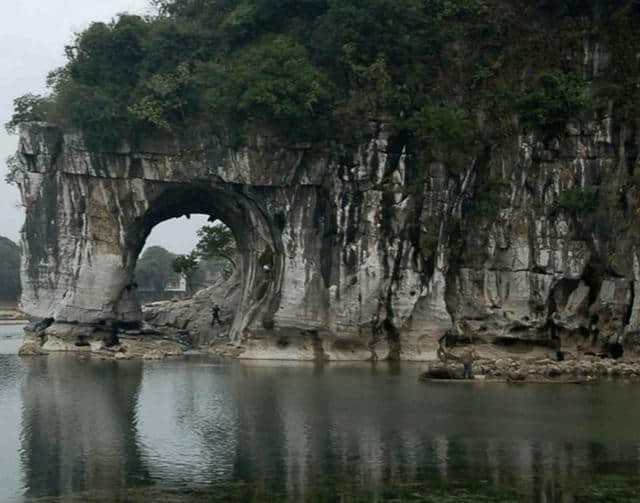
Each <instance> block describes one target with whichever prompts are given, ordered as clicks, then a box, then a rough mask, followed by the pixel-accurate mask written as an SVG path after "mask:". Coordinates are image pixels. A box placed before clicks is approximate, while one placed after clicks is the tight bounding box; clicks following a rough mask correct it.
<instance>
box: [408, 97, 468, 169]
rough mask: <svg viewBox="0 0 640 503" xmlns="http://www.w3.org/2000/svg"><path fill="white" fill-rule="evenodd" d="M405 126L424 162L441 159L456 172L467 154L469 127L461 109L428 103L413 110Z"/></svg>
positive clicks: (448, 105) (464, 113) (465, 115)
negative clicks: (415, 140) (417, 109)
mask: <svg viewBox="0 0 640 503" xmlns="http://www.w3.org/2000/svg"><path fill="white" fill-rule="evenodd" d="M407 128H408V130H409V131H411V133H412V134H413V136H414V137H415V138H416V139H417V140H418V142H419V144H420V145H421V146H422V147H423V151H422V152H423V158H424V159H425V160H426V161H443V162H446V163H448V164H449V167H450V168H452V169H453V170H454V171H459V170H460V168H461V165H462V163H463V162H464V160H465V158H466V155H467V154H468V153H469V151H470V149H471V147H472V142H471V141H470V139H473V127H472V126H471V124H470V121H469V119H468V118H467V114H466V112H465V111H464V110H461V109H459V108H458V107H456V106H454V105H450V104H442V105H428V106H425V107H423V108H421V109H420V110H419V111H418V112H416V113H415V114H414V115H413V116H412V117H411V118H410V119H409V120H408V121H407Z"/></svg>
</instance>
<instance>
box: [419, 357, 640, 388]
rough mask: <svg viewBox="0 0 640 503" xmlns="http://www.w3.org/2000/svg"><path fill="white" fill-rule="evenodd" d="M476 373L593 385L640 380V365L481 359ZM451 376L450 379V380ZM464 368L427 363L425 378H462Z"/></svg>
mask: <svg viewBox="0 0 640 503" xmlns="http://www.w3.org/2000/svg"><path fill="white" fill-rule="evenodd" d="M473 373H474V376H475V378H476V380H477V381H482V380H486V381H489V382H491V381H494V382H496V381H497V382H503V381H504V382H550V383H552V382H558V383H562V382H580V383H586V382H593V381H597V380H598V379H601V378H625V379H632V380H640V362H638V361H634V360H633V359H631V358H621V359H618V360H616V359H613V358H601V357H598V356H584V357H582V358H580V359H573V360H566V361H555V360H552V359H549V358H537V359H533V358H529V359H517V358H498V359H481V360H478V361H476V362H475V363H474V365H473ZM447 374H448V375H449V376H450V377H447ZM462 375H463V367H462V365H460V364H450V365H448V366H447V367H445V366H444V365H442V363H440V362H439V361H433V362H428V363H427V369H426V370H425V372H424V374H423V376H422V377H423V378H424V379H442V380H446V379H448V378H449V379H453V380H457V379H461V378H462Z"/></svg>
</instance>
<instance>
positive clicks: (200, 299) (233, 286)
mask: <svg viewBox="0 0 640 503" xmlns="http://www.w3.org/2000/svg"><path fill="white" fill-rule="evenodd" d="M241 291H242V284H241V282H240V278H239V276H238V275H237V274H234V275H232V276H231V277H230V278H229V279H227V280H225V279H222V278H220V279H219V280H218V281H216V282H215V284H213V285H212V286H210V287H208V288H205V289H203V290H200V291H199V292H197V293H196V294H195V295H194V296H193V297H192V298H190V299H186V300H166V301H159V302H152V303H150V304H146V305H144V306H143V309H142V312H143V317H144V321H145V322H146V323H148V324H149V325H151V326H153V327H155V328H157V329H158V330H162V331H164V332H167V333H171V334H176V335H183V336H185V337H186V338H187V339H188V340H189V343H190V345H191V346H193V347H197V348H206V347H209V346H211V345H220V344H224V343H229V342H232V341H231V338H230V330H231V325H232V323H233V320H234V318H235V314H236V313H235V308H236V306H237V305H238V301H239V298H238V297H239V294H240V292H241ZM215 304H218V306H219V307H220V310H221V314H220V323H218V322H215V323H213V324H212V314H211V307H212V306H213V305H215Z"/></svg>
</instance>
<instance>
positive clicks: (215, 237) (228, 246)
mask: <svg viewBox="0 0 640 503" xmlns="http://www.w3.org/2000/svg"><path fill="white" fill-rule="evenodd" d="M198 237H199V238H200V239H199V241H198V243H197V244H196V248H195V250H194V253H195V254H196V255H197V256H198V257H199V258H200V259H201V260H207V259H211V258H222V259H224V260H226V261H228V262H229V263H230V264H231V266H232V267H233V268H234V269H235V267H236V262H235V255H236V241H235V238H234V237H233V234H232V233H231V231H230V230H229V228H228V227H227V226H226V225H223V224H221V223H217V224H214V225H205V226H204V227H202V228H200V229H199V230H198Z"/></svg>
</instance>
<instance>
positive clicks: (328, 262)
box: [17, 58, 640, 360]
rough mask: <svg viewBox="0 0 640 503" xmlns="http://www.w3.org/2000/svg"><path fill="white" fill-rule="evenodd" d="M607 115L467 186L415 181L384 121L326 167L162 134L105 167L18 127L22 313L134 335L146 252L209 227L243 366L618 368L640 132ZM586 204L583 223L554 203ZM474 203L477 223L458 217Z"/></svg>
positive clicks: (627, 310)
mask: <svg viewBox="0 0 640 503" xmlns="http://www.w3.org/2000/svg"><path fill="white" fill-rule="evenodd" d="M587 60H588V58H587ZM609 117H610V114H606V115H604V116H602V117H595V116H594V117H593V118H592V119H590V120H585V121H583V122H582V123H578V122H574V123H570V124H568V125H567V126H566V128H564V130H562V131H559V132H556V133H554V134H544V135H543V134H533V133H530V134H524V133H522V134H520V135H515V136H513V137H511V138H509V139H507V140H505V141H504V142H502V143H501V144H499V145H495V146H494V148H493V149H492V150H491V151H490V152H487V153H486V156H487V158H488V159H489V160H490V162H488V163H487V162H484V164H483V165H484V166H485V167H484V168H482V169H484V171H482V169H481V163H480V162H479V161H477V162H473V163H471V164H470V165H469V166H468V169H467V170H466V171H465V172H463V173H457V174H451V173H448V172H447V171H446V169H445V168H444V167H443V166H442V165H440V164H437V163H435V164H431V165H428V166H419V165H418V163H417V161H416V156H415V152H413V151H412V148H411V145H409V144H408V143H407V142H405V141H404V140H403V138H401V137H398V136H396V135H394V133H393V132H392V131H389V130H388V129H387V128H386V126H385V124H384V123H369V124H366V125H365V126H363V127H364V128H366V130H367V131H368V133H367V137H368V140H367V141H365V142H363V144H361V145H360V146H359V147H357V148H356V147H354V148H351V149H346V148H345V149H340V153H339V154H338V153H337V152H335V151H333V152H329V151H316V150H313V149H311V148H307V147H306V146H293V147H292V146H274V145H273V143H274V142H273V141H267V140H265V139H263V138H256V139H254V141H253V142H252V143H251V145H250V146H249V147H246V148H242V149H235V150H234V149H230V148H227V147H225V146H223V145H220V144H218V143H216V142H215V141H213V140H211V141H206V142H200V143H197V144H195V142H193V141H192V142H191V143H190V144H187V143H185V142H184V141H183V140H178V139H176V138H172V139H156V141H154V142H147V143H146V144H143V146H142V147H141V148H140V149H136V150H132V149H130V148H128V147H126V146H123V147H122V148H121V150H120V151H119V152H114V153H111V154H109V155H106V154H103V155H94V154H90V153H89V152H88V151H87V150H86V149H85V148H84V146H83V143H82V141H81V139H80V137H79V136H78V135H75V134H69V133H63V132H62V131H61V130H60V129H59V128H57V127H56V126H54V125H51V124H45V123H32V124H27V125H25V126H24V127H23V129H22V131H21V136H20V145H19V151H18V157H19V159H20V161H21V163H22V167H21V170H20V172H19V173H17V179H18V183H19V186H20V190H21V192H22V197H23V203H24V205H25V207H26V212H27V220H26V223H25V227H24V229H23V234H22V245H23V263H22V280H23V297H22V306H23V309H24V310H25V311H26V312H27V313H28V314H30V315H31V316H34V317H40V318H53V319H55V321H56V322H58V323H61V322H65V323H74V324H80V326H87V327H95V326H100V325H101V324H105V323H112V322H120V323H122V324H125V326H129V325H135V324H136V323H139V322H140V321H141V319H142V317H141V316H142V315H141V310H140V305H139V303H138V302H137V299H136V297H135V288H134V287H132V286H131V282H132V275H133V271H134V266H135V262H136V259H137V256H138V253H139V252H140V250H141V249H142V246H143V244H144V240H145V238H146V236H147V235H148V233H149V232H150V230H151V228H152V227H153V226H154V225H156V224H157V223H159V222H161V221H163V220H165V219H168V218H171V217H178V216H181V215H183V214H189V213H207V214H211V215H212V216H213V217H215V218H219V219H221V220H223V221H224V222H225V223H226V224H227V225H228V226H229V227H230V228H231V229H232V231H233V233H234V235H235V236H236V239H237V243H238V247H239V250H240V255H241V261H240V264H239V269H240V271H239V272H240V276H241V284H242V288H241V290H242V291H241V294H240V295H239V297H240V300H239V301H238V306H237V307H236V310H235V312H236V316H235V320H234V322H233V325H232V329H231V337H232V339H233V340H234V341H236V342H237V343H239V344H242V345H243V347H244V356H245V357H247V358H252V357H263V358H301V359H312V358H327V359H369V358H373V359H385V358H400V359H415V360H422V359H430V358H433V357H434V355H435V349H436V347H437V341H438V338H439V337H441V336H442V335H444V334H446V333H450V334H455V335H457V336H458V337H459V338H461V337H462V336H464V337H465V338H466V339H467V340H470V341H474V342H475V343H477V344H479V348H480V349H484V350H486V351H494V350H498V349H499V350H513V349H514V347H519V348H520V349H521V350H522V351H530V350H531V348H547V349H548V350H551V349H556V348H557V347H558V346H560V347H562V348H563V349H564V350H567V351H575V352H580V351H582V352H586V351H593V352H599V351H601V350H602V349H603V348H606V347H607V344H608V345H611V344H616V345H617V344H620V345H621V347H622V348H623V349H624V350H625V351H628V352H633V351H635V350H636V348H637V345H638V344H639V343H640V337H639V336H638V333H639V332H638V330H639V326H640V294H638V292H637V288H638V280H639V279H640V256H639V253H640V249H639V239H638V238H639V231H640V226H639V223H640V222H639V217H638V215H639V213H638V212H639V211H640V202H639V201H640V194H638V192H637V189H636V188H635V186H636V185H635V183H634V177H636V176H638V152H639V147H640V128H638V127H637V124H616V123H615V122H614V121H612V120H611V119H610V118H609ZM485 161H487V159H485ZM487 165H488V166H489V167H488V168H487V167H486V166H487ZM488 179H490V180H496V179H498V180H501V185H500V187H501V188H500V189H499V191H498V189H493V188H491V187H492V186H491V185H490V184H487V183H486V182H487V180H488ZM487 187H489V189H487ZM596 189H597V204H596V206H597V207H596V208H595V209H593V208H592V209H591V210H590V211H582V208H578V210H579V211H576V212H573V213H572V211H571V208H566V207H565V206H566V205H565V206H563V205H559V204H558V201H560V200H562V198H563V197H564V196H563V194H564V195H566V194H582V193H583V192H584V191H588V190H596ZM487 190H489V191H491V192H493V193H492V194H490V195H491V197H489V199H488V200H489V201H490V205H491V206H493V208H492V209H493V210H494V211H492V212H491V214H492V216H491V217H486V216H482V215H479V214H475V213H474V211H475V210H474V208H477V207H478V206H477V205H478V204H479V203H482V201H483V198H485V199H486V198H487V194H486V191H487ZM461 221H465V222H466V225H464V226H462V227H461V226H460V222H461ZM461 229H463V231H461ZM425 236H426V237H427V239H425Z"/></svg>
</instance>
